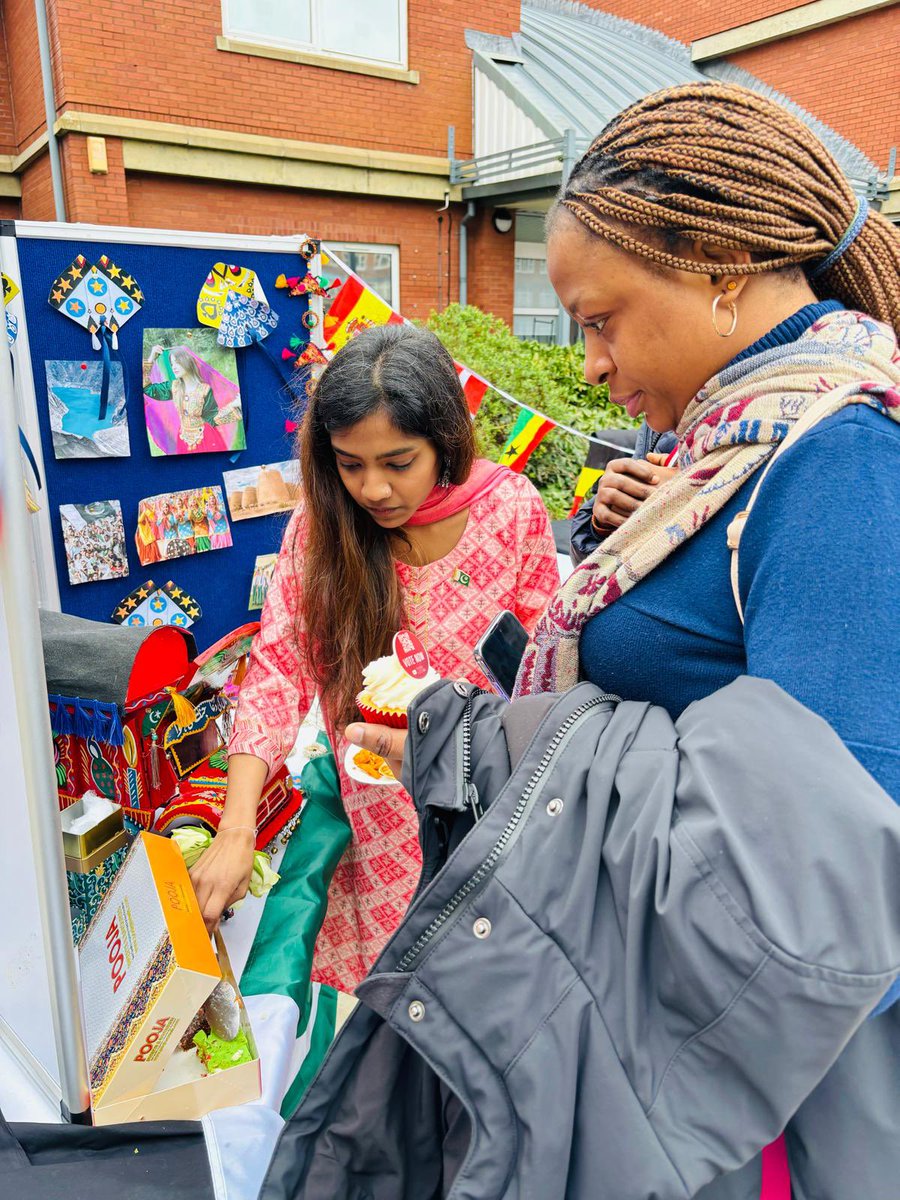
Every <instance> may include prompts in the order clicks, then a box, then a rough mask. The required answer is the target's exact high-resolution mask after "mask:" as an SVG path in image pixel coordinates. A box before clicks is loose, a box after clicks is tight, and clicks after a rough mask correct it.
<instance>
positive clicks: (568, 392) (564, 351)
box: [426, 304, 634, 518]
mask: <svg viewBox="0 0 900 1200" xmlns="http://www.w3.org/2000/svg"><path fill="white" fill-rule="evenodd" d="M426 325H427V327H428V328H429V329H431V330H433V331H434V333H436V334H437V335H438V337H439V338H440V339H441V341H442V342H443V343H444V345H445V346H446V347H447V349H448V350H449V351H450V353H451V354H452V355H453V357H454V358H455V359H456V360H457V362H461V363H464V364H465V366H467V367H469V368H471V370H473V371H477V372H478V374H479V375H483V376H484V378H485V379H487V380H489V381H490V382H491V383H494V384H496V385H497V387H501V388H503V389H504V391H507V392H509V394H510V395H511V396H515V398H516V399H517V400H521V402H522V403H523V404H527V405H528V407H529V408H534V409H537V410H539V411H540V412H542V413H544V414H545V415H546V416H548V417H550V418H551V420H555V421H561V422H564V423H565V424H566V425H571V426H572V427H573V428H574V429H580V430H583V432H585V433H592V432H593V431H594V430H595V429H598V428H601V427H604V426H605V427H606V428H608V429H627V428H628V427H629V426H631V425H633V424H634V422H633V421H632V420H631V419H630V418H629V416H628V414H627V413H625V412H624V411H623V410H622V409H621V408H617V407H615V406H614V405H611V404H610V402H609V389H608V388H607V386H606V384H602V385H601V386H600V387H592V386H591V385H590V384H588V383H586V382H585V379H584V350H583V347H582V346H581V345H575V346H545V345H541V344H540V343H539V342H525V341H522V340H521V339H520V338H517V337H515V336H514V334H513V332H512V330H511V329H510V328H509V326H508V325H507V324H506V322H505V321H501V320H500V318H499V317H495V316H493V315H492V314H491V313H484V312H482V311H481V310H480V309H478V308H473V307H472V306H471V305H467V306H465V307H462V306H461V305H459V304H451V305H450V306H449V307H448V308H445V309H444V310H443V312H432V313H431V315H430V316H429V318H428V320H427V321H426ZM518 412H519V410H518V409H517V408H516V407H515V406H514V405H512V404H510V403H509V402H508V401H507V400H504V399H503V398H502V397H501V396H498V395H497V393H496V392H494V391H489V392H488V393H487V395H486V396H485V398H484V401H483V403H482V405H481V408H480V409H479V411H478V416H477V417H476V419H475V432H476V435H477V437H478V445H479V451H480V453H481V454H482V455H484V457H485V458H491V459H497V458H498V457H499V454H500V451H501V449H502V448H503V444H504V442H505V441H506V439H507V437H508V436H509V432H510V430H511V429H512V426H513V424H514V423H515V420H516V417H517V416H518ZM586 454H587V443H586V442H584V441H582V439H581V438H578V437H574V436H572V434H568V433H563V432H562V431H561V430H558V429H554V430H551V431H550V433H549V434H548V435H547V437H546V438H544V440H543V442H542V443H541V444H540V446H539V447H538V448H537V450H535V452H534V454H533V455H532V456H531V458H530V459H529V460H528V465H527V466H526V468H525V474H526V475H527V476H528V478H529V479H530V480H531V481H532V483H533V484H534V485H535V487H536V488H537V489H538V491H539V492H540V493H541V496H542V497H543V499H544V503H545V504H546V505H547V508H548V509H549V510H550V515H551V516H552V517H554V518H555V517H564V516H566V515H567V514H568V512H569V509H570V508H571V506H572V497H573V495H574V492H575V481H576V480H577V478H578V472H579V471H580V470H581V467H582V466H583V464H584V460H585V456H586Z"/></svg>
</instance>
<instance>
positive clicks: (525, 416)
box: [498, 408, 555, 471]
mask: <svg viewBox="0 0 900 1200" xmlns="http://www.w3.org/2000/svg"><path fill="white" fill-rule="evenodd" d="M554 426H555V422H554V421H551V420H550V419H549V418H548V417H542V416H540V415H538V414H536V413H533V412H532V411H531V409H530V408H523V409H522V411H521V412H520V413H519V419H518V420H517V421H516V423H515V425H513V427H512V432H511V433H510V435H509V437H508V438H507V439H506V445H505V446H504V447H503V449H502V451H501V452H500V458H499V459H498V462H500V463H501V464H502V465H503V466H504V467H509V468H510V469H511V470H513V471H522V470H524V469H525V464H526V463H527V462H528V460H529V458H531V455H532V454H533V453H534V451H535V450H536V449H537V448H538V446H539V445H540V444H541V442H542V441H543V440H544V438H545V437H546V436H547V434H548V433H549V432H550V430H551V429H553V428H554Z"/></svg>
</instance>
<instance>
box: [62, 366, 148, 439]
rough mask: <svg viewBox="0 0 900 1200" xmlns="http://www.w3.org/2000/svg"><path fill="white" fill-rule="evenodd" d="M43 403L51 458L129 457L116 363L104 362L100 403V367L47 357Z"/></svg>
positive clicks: (121, 384)
mask: <svg viewBox="0 0 900 1200" xmlns="http://www.w3.org/2000/svg"><path fill="white" fill-rule="evenodd" d="M44 369H45V372H46V376H47V405H48V407H49V409H50V429H51V431H52V433H53V453H54V455H55V457H56V458H127V457H128V456H129V455H130V454H131V446H130V444H129V441H128V420H127V417H126V414H125V380H124V377H123V375H122V364H121V363H117V362H114V363H110V365H109V385H108V390H107V396H106V403H105V404H104V403H103V397H102V383H103V363H102V362H100V361H99V360H97V361H92V362H82V361H81V360H79V359H56V358H51V359H48V360H47V361H46V362H45V363H44Z"/></svg>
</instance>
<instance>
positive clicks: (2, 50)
mask: <svg viewBox="0 0 900 1200" xmlns="http://www.w3.org/2000/svg"><path fill="white" fill-rule="evenodd" d="M5 21H6V14H5V12H4V11H3V10H2V9H0V154H15V152H16V132H15V124H14V121H13V109H12V91H11V90H10V84H9V60H8V59H7V57H6V34H5V32H4V28H3V26H4V24H5Z"/></svg>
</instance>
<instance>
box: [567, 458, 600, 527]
mask: <svg viewBox="0 0 900 1200" xmlns="http://www.w3.org/2000/svg"><path fill="white" fill-rule="evenodd" d="M602 474H603V468H602V467H582V468H581V474H580V475H579V476H578V482H577V483H576V484H575V499H574V500H573V501H572V508H571V510H570V512H569V516H570V517H574V516H575V514H576V513H577V512H578V510H579V508H581V506H582V504H584V501H585V498H586V497H587V494H588V492H589V491H590V490H591V488H592V487H593V486H594V484H595V483H596V482H597V480H598V479H599V478H600V476H601V475H602Z"/></svg>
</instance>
